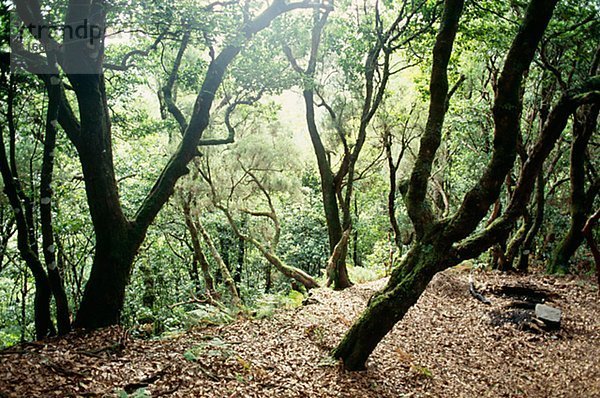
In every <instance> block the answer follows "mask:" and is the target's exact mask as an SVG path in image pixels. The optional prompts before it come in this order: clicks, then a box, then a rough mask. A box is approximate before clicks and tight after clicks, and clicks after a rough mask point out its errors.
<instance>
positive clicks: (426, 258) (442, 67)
mask: <svg viewBox="0 0 600 398" xmlns="http://www.w3.org/2000/svg"><path fill="white" fill-rule="evenodd" d="M463 4H464V3H463V1H462V0H446V2H445V7H444V13H443V16H442V19H441V22H440V28H439V32H438V35H437V37H436V41H435V45H434V50H433V65H432V71H431V82H430V108H429V116H428V120H427V124H426V127H425V132H424V134H423V136H422V138H421V146H420V148H419V153H418V155H417V159H416V162H415V166H414V168H413V172H412V174H411V179H410V183H409V190H408V194H407V199H406V201H407V209H408V213H409V216H410V217H411V220H412V222H413V225H414V227H415V233H416V242H415V244H414V246H413V248H412V249H411V251H410V252H409V253H408V254H407V257H406V258H405V259H404V261H403V263H402V265H401V266H400V267H399V268H398V269H396V270H395V271H394V273H393V275H392V277H391V278H390V280H389V282H388V285H387V286H386V288H385V289H384V290H383V291H382V292H381V293H379V294H375V295H374V296H373V298H372V300H371V301H370V303H369V305H368V307H367V309H366V310H365V312H364V314H363V315H362V316H361V317H360V318H359V319H358V320H357V321H356V322H355V323H354V324H353V326H352V327H351V328H350V330H349V331H348V333H347V334H346V335H345V336H344V338H343V340H342V342H341V343H340V345H339V346H338V347H337V348H336V349H335V350H334V352H333V355H334V356H335V357H336V358H341V359H342V360H343V361H344V365H345V367H346V368H347V369H350V370H357V369H363V368H364V366H365V362H366V360H367V358H368V356H369V355H370V354H371V352H372V351H373V349H374V348H375V347H376V346H377V344H378V343H379V342H380V341H381V339H382V338H383V337H384V336H385V335H386V334H387V333H388V332H389V331H390V330H391V329H392V327H393V326H394V324H395V323H397V322H398V321H399V320H401V319H402V318H403V317H404V315H405V314H406V312H407V311H408V309H409V308H410V306H412V305H413V304H414V303H415V302H416V301H417V300H418V298H419V297H420V295H421V294H422V293H423V291H424V290H425V288H426V287H427V284H428V283H429V281H430V280H431V279H432V278H433V276H434V275H435V274H436V273H437V272H439V271H441V270H443V269H445V268H447V267H449V266H452V265H454V264H456V263H458V262H460V261H462V260H464V259H465V258H467V257H469V258H472V256H474V255H479V254H480V253H481V252H482V251H483V250H486V249H487V248H488V247H490V246H491V244H493V243H494V242H495V241H496V239H498V237H499V235H503V233H504V231H506V226H507V225H512V222H514V220H515V219H516V217H517V215H519V214H520V210H515V209H522V206H523V205H524V204H526V203H527V202H528V200H529V196H530V194H531V183H532V178H534V177H535V175H536V174H537V172H538V171H539V168H540V166H541V162H543V159H545V157H546V156H547V155H548V153H549V151H550V150H551V148H552V147H553V145H554V143H555V142H556V139H557V137H556V136H557V134H553V133H556V132H557V131H558V135H560V132H561V131H562V130H563V129H564V126H565V124H566V120H567V117H568V115H569V114H570V112H572V111H573V109H572V107H570V106H565V109H563V108H562V107H561V108H560V109H559V111H560V112H559V111H557V116H556V117H554V116H553V117H552V118H551V119H553V124H552V125H551V127H548V129H549V131H548V134H546V131H545V130H546V128H545V129H544V131H543V132H542V134H541V137H545V138H546V140H543V142H542V143H543V144H548V145H542V144H540V145H537V146H536V156H534V161H531V162H530V163H531V164H530V165H529V166H527V167H524V168H523V170H522V171H521V176H520V181H519V184H518V189H519V192H517V191H516V190H515V194H514V195H513V198H512V199H511V205H509V208H508V209H507V212H505V214H504V216H503V219H502V220H497V221H495V222H494V223H493V224H492V225H491V226H490V227H488V228H487V229H486V230H484V232H482V233H478V234H476V237H471V238H469V239H465V238H468V237H469V236H470V235H471V234H472V233H473V231H474V230H475V228H476V227H477V225H478V224H479V223H480V221H481V220H482V219H483V218H484V217H485V214H486V213H487V212H488V210H489V207H490V206H491V205H492V204H493V203H494V202H495V201H496V199H497V198H498V196H499V194H500V188H501V186H502V183H503V180H504V179H505V177H506V175H507V173H508V172H509V171H510V169H511V168H512V165H513V163H514V160H515V156H516V145H517V137H518V136H519V122H520V120H519V119H520V111H521V109H522V104H521V97H520V91H521V83H522V80H523V76H524V74H525V72H526V70H527V69H528V67H529V65H530V63H531V61H532V60H533V57H534V54H535V51H536V48H537V45H538V43H539V41H540V40H541V38H542V35H543V33H544V31H545V29H546V27H547V24H548V22H549V20H550V18H551V16H552V12H553V10H554V7H555V5H556V1H545V0H532V1H531V3H530V4H529V6H528V9H527V13H526V16H525V18H524V22H523V24H522V26H521V28H520V30H519V32H518V34H517V36H516V37H515V39H514V40H513V43H512V45H511V48H510V50H509V53H508V56H507V58H506V61H505V64H504V67H503V70H502V73H501V76H500V80H499V82H498V90H497V93H496V99H495V103H494V123H495V131H494V151H493V154H492V158H491V160H490V162H489V163H488V165H487V167H486V168H485V170H484V172H483V174H482V176H481V178H480V179H479V181H478V183H477V184H476V185H475V186H474V187H473V188H472V189H471V190H470V191H469V192H468V193H467V194H466V195H465V198H464V200H463V203H462V205H461V206H460V209H459V210H458V211H457V213H456V214H455V215H454V216H453V217H451V218H449V219H445V220H441V221H436V220H435V218H434V216H433V214H432V212H431V207H430V206H429V204H428V203H427V202H426V191H427V183H428V180H429V177H430V175H431V168H432V164H433V161H434V159H435V153H436V151H437V148H438V147H439V145H440V141H441V130H442V124H443V120H444V115H445V108H446V101H447V94H448V82H447V67H448V62H449V59H450V54H451V52H452V46H453V43H454V38H455V35H456V31H457V30H458V20H459V18H460V15H461V14H462V9H463ZM565 101H566V100H565ZM566 102H568V103H569V104H570V102H569V101H566ZM554 119H556V120H554ZM550 138H552V139H550ZM546 146H548V147H550V149H548V148H546ZM538 152H539V154H538ZM508 210H510V211H508ZM498 226H501V227H502V228H499V227H498ZM480 235H483V238H484V239H481V240H482V241H484V242H485V244H484V245H482V244H479V242H480V239H474V238H478V237H479V236H480ZM457 242H461V243H462V245H458V246H457V245H456V243H457Z"/></svg>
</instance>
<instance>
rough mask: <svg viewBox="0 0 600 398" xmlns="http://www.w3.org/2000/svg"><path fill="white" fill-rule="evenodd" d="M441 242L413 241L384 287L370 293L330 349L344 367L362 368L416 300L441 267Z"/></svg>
mask: <svg viewBox="0 0 600 398" xmlns="http://www.w3.org/2000/svg"><path fill="white" fill-rule="evenodd" d="M440 244H441V242H435V243H424V242H418V243H415V244H414V245H413V246H412V247H411V249H410V250H409V252H408V253H407V255H406V256H405V257H404V259H403V261H402V262H401V263H400V264H399V266H398V267H396V268H395V269H394V271H393V273H392V275H391V277H390V280H389V282H388V284H387V286H386V287H385V289H383V290H382V291H380V292H377V293H376V294H375V295H373V296H372V297H371V299H370V300H369V305H368V307H367V309H366V310H365V311H364V312H363V313H362V314H361V316H360V318H358V320H357V321H356V322H355V323H354V324H353V325H352V328H351V329H350V330H349V331H348V333H346V335H345V336H344V338H343V339H342V341H341V342H340V344H339V345H338V346H337V347H336V348H335V350H334V351H333V356H334V357H336V358H342V359H343V360H344V366H345V367H346V369H349V370H361V369H364V368H365V363H366V361H367V359H368V357H369V355H371V353H372V352H373V350H374V349H375V347H376V346H377V344H379V342H380V341H381V339H383V337H384V336H385V335H386V334H387V333H388V332H389V331H391V330H392V328H393V327H394V325H395V324H396V323H398V321H400V320H401V319H402V318H403V317H404V315H405V314H406V312H407V311H408V309H409V308H410V307H412V306H413V305H414V304H415V303H416V302H417V300H418V299H419V297H420V296H421V293H423V291H424V290H425V288H426V287H427V285H428V284H429V282H430V281H431V279H432V278H433V277H434V276H435V274H436V273H437V272H438V271H440V270H441V269H443V268H444V265H445V263H444V258H443V256H440V255H439V254H438V253H444V252H448V250H449V247H448V246H447V245H441V246H439V245H440Z"/></svg>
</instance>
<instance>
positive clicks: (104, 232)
mask: <svg viewBox="0 0 600 398" xmlns="http://www.w3.org/2000/svg"><path fill="white" fill-rule="evenodd" d="M317 7H318V8H327V9H328V8H329V6H327V5H322V4H316V5H315V4H312V3H307V2H294V3H288V2H280V1H277V2H274V3H273V4H271V5H270V6H268V7H267V8H265V9H264V11H263V12H262V13H260V14H259V15H257V16H256V17H255V18H253V19H252V20H249V21H246V22H245V23H244V24H243V25H242V26H240V29H239V31H238V32H237V33H238V35H239V36H238V37H239V38H240V40H235V41H234V42H233V43H231V44H229V45H227V46H225V47H224V48H223V49H222V50H221V52H220V53H219V54H218V55H216V56H215V57H214V58H213V60H212V61H211V63H210V64H209V66H208V69H207V71H206V74H205V78H204V81H203V83H202V87H201V88H200V90H199V93H198V95H197V97H196V101H195V103H194V108H193V110H192V114H191V117H190V120H189V123H188V124H187V128H185V129H184V133H183V137H182V139H181V142H180V144H179V147H178V148H177V150H175V152H174V153H173V154H172V156H171V158H170V159H169V161H168V162H167V164H166V165H165V167H164V169H163V170H162V172H161V174H160V175H159V177H158V178H157V180H156V182H155V184H154V186H153V187H152V189H150V191H149V192H148V194H147V196H146V197H145V198H144V200H143V202H142V204H141V206H140V207H139V209H138V211H137V212H136V214H135V216H134V219H133V220H127V219H126V218H125V216H124V214H123V210H122V207H121V203H120V201H119V194H118V189H117V183H116V180H115V172H114V165H113V156H112V144H111V131H110V117H109V111H108V105H107V102H106V95H105V88H104V76H103V74H102V73H101V71H102V61H103V59H102V57H87V55H90V54H91V52H90V49H86V48H85V45H84V43H82V42H75V43H73V42H68V43H65V44H68V45H66V46H64V47H65V59H67V60H69V62H74V63H75V64H77V65H78V64H79V63H81V62H82V61H85V62H87V63H94V62H95V63H96V65H93V66H94V67H95V68H96V69H93V68H91V70H96V72H95V73H94V74H87V75H84V74H70V72H71V69H70V67H69V66H73V65H66V67H65V69H66V70H65V71H66V73H67V76H68V78H69V80H70V82H71V85H72V86H73V89H74V91H75V94H76V96H77V101H78V105H79V114H80V120H81V127H80V128H78V126H77V123H76V120H74V118H73V117H72V114H70V113H69V112H68V111H69V110H70V107H68V106H65V108H66V111H64V112H62V111H61V112H60V113H59V122H60V123H61V125H62V126H63V127H64V128H65V130H66V131H67V133H68V134H69V138H70V139H71V141H72V142H73V144H74V145H75V146H76V148H77V151H78V153H79V159H80V162H81V166H82V170H83V175H84V180H85V188H86V194H87V200H88V205H89V209H90V214H91V218H92V222H93V225H94V232H95V234H96V253H95V255H94V262H93V265H92V271H91V274H90V278H89V280H88V282H87V285H86V289H85V292H84V296H83V300H82V302H81V306H80V308H79V311H78V314H77V318H76V325H77V326H79V327H87V328H96V327H101V326H105V325H111V324H115V323H117V322H118V320H119V314H120V311H121V309H122V305H123V297H124V294H125V287H126V285H127V282H128V279H129V274H130V272H131V268H132V266H133V259H134V257H135V254H136V252H137V250H138V249H139V247H140V245H141V243H142V242H143V241H144V239H145V236H146V232H147V230H148V227H149V226H150V224H151V223H152V222H153V221H154V219H155V218H156V216H157V214H158V213H159V211H160V210H161V209H162V207H163V206H164V204H165V203H166V202H167V200H168V199H169V198H170V197H171V195H172V194H173V191H174V187H175V184H176V183H177V181H178V180H179V178H181V177H182V176H183V175H185V174H186V173H187V172H188V169H187V165H188V164H189V162H190V161H191V160H192V159H193V158H194V157H196V156H197V155H198V153H199V152H198V145H199V142H200V139H201V137H202V134H203V132H204V130H205V129H206V127H207V126H208V123H209V119H210V109H211V106H212V103H213V101H214V98H215V94H216V92H217V90H218V88H219V87H220V85H221V82H222V80H223V76H224V74H225V71H226V69H227V67H228V66H229V64H230V63H231V62H232V61H233V59H234V58H235V57H236V56H237V55H238V54H239V53H240V51H241V49H242V47H243V45H244V43H245V42H246V41H247V40H249V39H250V38H252V36H254V35H255V34H256V33H257V32H259V31H261V30H263V29H264V28H266V27H267V26H269V24H270V23H271V21H273V20H274V19H275V18H277V17H278V16H280V15H281V14H283V13H285V12H288V11H291V10H295V9H302V8H317ZM30 12H31V9H30V8H27V7H23V8H19V15H20V16H21V17H22V18H25V20H28V16H29V15H28V13H30ZM90 12H91V10H90V8H89V7H85V6H81V7H77V6H76V7H69V8H68V11H67V16H66V22H67V23H71V21H81V20H83V19H85V18H87V17H89V13H90ZM99 14H100V15H98V16H97V15H94V18H96V17H100V18H102V14H101V13H99ZM94 50H97V51H98V52H99V53H100V54H102V51H101V50H102V48H97V49H94ZM82 58H83V59H82ZM78 66H80V65H78ZM115 237H116V238H115Z"/></svg>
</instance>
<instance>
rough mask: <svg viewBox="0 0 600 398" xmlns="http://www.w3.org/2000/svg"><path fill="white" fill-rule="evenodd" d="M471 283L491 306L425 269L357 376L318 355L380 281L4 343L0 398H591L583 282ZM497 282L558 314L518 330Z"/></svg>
mask: <svg viewBox="0 0 600 398" xmlns="http://www.w3.org/2000/svg"><path fill="white" fill-rule="evenodd" d="M475 279H476V283H477V286H478V289H479V290H480V291H481V292H482V293H483V294H484V295H485V296H486V297H487V298H489V299H490V300H491V302H492V303H491V305H485V304H483V303H482V302H480V301H477V300H475V299H474V298H473V297H472V296H470V295H469V293H468V280H469V273H468V271H466V270H465V269H461V268H458V269H451V270H448V271H446V272H444V273H441V274H439V275H437V276H436V278H435V279H434V280H433V281H432V283H431V284H430V285H429V287H428V288H427V291H426V293H425V294H424V295H423V296H422V297H421V299H420V300H419V302H418V303H417V305H416V306H414V307H413V308H412V309H411V310H410V312H409V313H408V314H407V316H406V317H405V318H404V320H403V321H402V322H401V323H399V324H398V325H397V326H396V327H395V328H394V330H393V332H392V333H390V334H389V335H388V336H387V337H386V338H385V339H384V340H383V341H382V343H381V344H380V345H379V346H378V348H377V349H376V350H375V352H374V353H373V355H372V356H371V358H370V360H369V362H368V369H367V370H366V371H364V372H346V371H343V370H342V368H341V366H340V364H339V363H337V362H336V361H333V360H332V359H330V357H329V356H328V353H329V351H330V350H331V349H332V348H333V347H334V346H335V344H336V343H337V342H338V341H339V340H340V338H341V336H342V334H343V333H344V331H345V330H347V329H348V327H349V326H350V325H351V324H352V321H353V320H354V319H355V318H356V316H358V314H359V313H360V311H361V310H362V309H364V307H365V304H366V301H367V299H368V298H369V296H370V295H371V294H372V293H373V292H374V291H375V290H376V289H379V288H381V287H382V286H383V285H384V283H385V280H379V281H375V282H370V283H365V284H360V285H356V286H353V287H352V288H350V289H346V290H344V291H341V292H334V291H331V290H329V289H317V290H315V291H314V292H313V294H312V295H311V298H310V299H309V300H308V303H307V304H306V305H303V306H301V307H298V308H295V309H291V310H290V309H288V310H278V311H276V312H275V314H274V315H273V316H272V317H270V318H267V319H261V320H257V319H239V320H237V321H235V322H234V323H232V324H228V325H221V326H205V327H199V328H196V329H193V330H191V331H188V332H185V333H182V334H180V335H178V336H174V337H171V338H167V339H160V340H142V339H135V338H132V337H130V336H128V334H127V333H125V332H124V331H122V330H120V329H119V328H109V329H105V330H101V331H97V332H92V333H88V334H84V333H82V332H79V333H74V334H72V335H70V336H68V337H67V338H64V339H55V340H49V341H45V342H43V343H34V344H28V345H23V346H15V347H12V348H9V349H7V350H4V351H0V363H1V365H0V397H70V396H86V397H111V396H121V397H125V396H127V394H126V393H125V391H127V392H130V393H131V392H134V391H136V389H138V388H142V387H145V390H137V394H131V395H130V396H136V397H144V396H152V397H157V396H172V397H210V398H213V397H277V398H279V397H361V398H362V397H600V360H599V358H600V304H599V300H598V289H597V287H596V286H595V285H593V283H592V282H591V281H589V280H582V279H579V278H575V277H564V278H555V277H549V276H544V275H541V274H534V275H529V276H517V275H502V274H498V273H493V272H490V273H478V274H476V278H475ZM503 286H521V287H522V286H527V287H531V288H534V289H536V290H537V292H538V296H536V297H538V298H539V294H542V295H544V294H545V295H546V296H547V297H546V299H547V300H548V303H549V304H550V305H552V306H556V307H559V308H560V309H561V310H562V311H563V322H562V325H561V328H560V330H558V331H554V332H547V331H546V332H544V331H540V330H537V328H536V327H535V325H533V326H532V325H531V324H529V323H527V322H525V323H524V324H523V323H521V324H520V325H519V323H520V322H522V321H528V320H529V316H530V313H529V312H528V311H527V310H523V309H518V308H514V307H510V305H511V303H513V304H514V302H515V300H517V301H519V300H523V299H524V298H523V297H515V296H513V297H511V296H507V295H502V294H501V292H502V291H503V290H502V289H503ZM540 291H541V293H540ZM504 292H505V293H507V291H504ZM508 293H510V292H508ZM512 293H515V292H514V291H513V292H512ZM517 293H518V292H517ZM534 296H535V295H534ZM527 325H529V327H527ZM528 329H529V330H528ZM142 391H145V394H144V393H142Z"/></svg>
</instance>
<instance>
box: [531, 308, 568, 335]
mask: <svg viewBox="0 0 600 398" xmlns="http://www.w3.org/2000/svg"><path fill="white" fill-rule="evenodd" d="M535 316H536V317H537V318H538V319H540V320H541V321H543V322H544V323H545V324H546V325H547V326H548V328H550V329H553V328H559V327H560V320H561V318H562V311H561V310H560V309H558V308H554V307H551V306H549V305H546V304H536V306H535Z"/></svg>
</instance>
